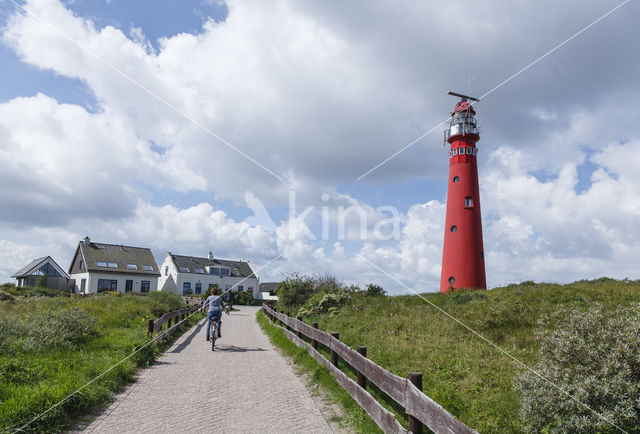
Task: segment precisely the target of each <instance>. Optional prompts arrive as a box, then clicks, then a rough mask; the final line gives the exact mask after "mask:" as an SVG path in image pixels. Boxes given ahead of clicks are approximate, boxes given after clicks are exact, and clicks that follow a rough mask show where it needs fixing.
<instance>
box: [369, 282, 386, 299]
mask: <svg viewBox="0 0 640 434" xmlns="http://www.w3.org/2000/svg"><path fill="white" fill-rule="evenodd" d="M366 294H367V295H369V296H372V297H376V296H380V295H387V291H385V290H384V289H383V288H382V286H380V285H376V284H375V283H370V284H368V285H367V289H366Z"/></svg>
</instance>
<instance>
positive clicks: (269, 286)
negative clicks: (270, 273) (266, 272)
mask: <svg viewBox="0 0 640 434" xmlns="http://www.w3.org/2000/svg"><path fill="white" fill-rule="evenodd" d="M278 286H280V282H264V283H261V284H260V292H273V291H275V290H276V289H278Z"/></svg>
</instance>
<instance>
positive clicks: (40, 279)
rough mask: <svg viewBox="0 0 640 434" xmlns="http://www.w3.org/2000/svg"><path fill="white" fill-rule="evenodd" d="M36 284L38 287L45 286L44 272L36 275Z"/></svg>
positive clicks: (45, 277)
mask: <svg viewBox="0 0 640 434" xmlns="http://www.w3.org/2000/svg"><path fill="white" fill-rule="evenodd" d="M36 286H37V287H38V288H46V287H47V276H46V275H45V274H43V275H41V276H38V277H37V279H36Z"/></svg>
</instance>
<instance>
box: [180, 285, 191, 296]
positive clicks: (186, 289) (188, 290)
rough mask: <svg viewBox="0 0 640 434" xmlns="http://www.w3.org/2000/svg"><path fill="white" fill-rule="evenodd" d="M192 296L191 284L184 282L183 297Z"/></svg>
mask: <svg viewBox="0 0 640 434" xmlns="http://www.w3.org/2000/svg"><path fill="white" fill-rule="evenodd" d="M190 294H191V282H184V283H183V284H182V295H190Z"/></svg>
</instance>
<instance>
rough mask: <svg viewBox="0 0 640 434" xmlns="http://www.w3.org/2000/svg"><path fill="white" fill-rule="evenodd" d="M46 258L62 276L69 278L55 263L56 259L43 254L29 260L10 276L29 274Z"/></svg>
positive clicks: (16, 276) (45, 260)
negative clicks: (40, 256)
mask: <svg viewBox="0 0 640 434" xmlns="http://www.w3.org/2000/svg"><path fill="white" fill-rule="evenodd" d="M48 260H49V261H51V264H52V265H53V266H54V267H55V268H56V269H57V270H58V272H59V273H60V274H61V275H62V276H63V277H66V278H67V279H68V278H69V275H68V274H67V273H66V272H65V271H64V270H63V269H62V268H60V266H59V265H58V264H57V263H56V261H54V260H53V258H52V257H51V256H44V257H42V258H38V259H34V260H33V261H31V262H29V263H28V264H27V265H25V266H24V267H22V268H21V269H19V270H18V271H16V272H15V273H13V276H11V277H15V278H18V277H25V276H29V275H30V274H31V272H33V271H35V270H37V269H39V268H40V267H41V266H42V265H43V264H44V263H45V262H47V261H48Z"/></svg>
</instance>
